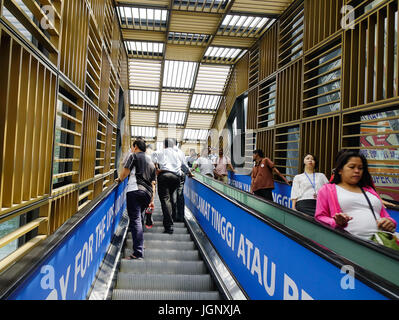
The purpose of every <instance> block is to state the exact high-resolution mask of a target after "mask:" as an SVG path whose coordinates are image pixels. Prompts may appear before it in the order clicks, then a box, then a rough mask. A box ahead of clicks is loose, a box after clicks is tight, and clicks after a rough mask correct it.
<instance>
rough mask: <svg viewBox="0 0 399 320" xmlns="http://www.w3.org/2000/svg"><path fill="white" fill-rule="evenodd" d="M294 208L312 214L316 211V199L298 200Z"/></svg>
mask: <svg viewBox="0 0 399 320" xmlns="http://www.w3.org/2000/svg"><path fill="white" fill-rule="evenodd" d="M295 209H296V210H298V211H301V212H303V213H306V214H308V215H311V216H314V214H315V212H316V200H315V199H306V200H299V201H298V202H297V203H296V205H295Z"/></svg>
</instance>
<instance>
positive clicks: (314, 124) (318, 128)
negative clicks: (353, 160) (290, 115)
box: [299, 116, 340, 177]
mask: <svg viewBox="0 0 399 320" xmlns="http://www.w3.org/2000/svg"><path fill="white" fill-rule="evenodd" d="M339 131H340V117H339V116H334V117H329V118H324V119H318V120H314V121H308V122H304V123H303V124H302V128H301V153H300V157H299V159H303V157H304V156H305V154H306V153H307V152H310V153H312V154H314V155H315V156H316V157H317V158H318V160H319V169H318V171H319V172H325V173H326V175H327V177H329V176H330V173H331V172H332V169H333V168H334V165H335V157H336V155H337V153H338V149H339V145H340V143H339ZM326 141H328V143H326ZM300 165H302V163H300Z"/></svg>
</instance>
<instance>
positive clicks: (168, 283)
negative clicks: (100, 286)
mask: <svg viewBox="0 0 399 320" xmlns="http://www.w3.org/2000/svg"><path fill="white" fill-rule="evenodd" d="M116 289H132V290H160V291H161V290H179V291H212V290H213V289H214V287H213V283H212V279H211V276H210V275H209V274H203V275H202V274H201V275H180V274H179V275H175V274H131V273H123V272H119V273H118V277H117V284H116Z"/></svg>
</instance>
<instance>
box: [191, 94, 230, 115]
mask: <svg viewBox="0 0 399 320" xmlns="http://www.w3.org/2000/svg"><path fill="white" fill-rule="evenodd" d="M221 101H222V96H221V95H212V94H196V93H195V94H193V97H192V99H191V105H190V112H199V113H215V112H216V111H217V110H218V108H219V105H220V102H221Z"/></svg>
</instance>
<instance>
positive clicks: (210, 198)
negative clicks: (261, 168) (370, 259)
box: [184, 179, 386, 300]
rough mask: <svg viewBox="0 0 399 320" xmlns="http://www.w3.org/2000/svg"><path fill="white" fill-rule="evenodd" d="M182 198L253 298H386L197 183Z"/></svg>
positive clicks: (190, 181) (190, 184)
mask: <svg viewBox="0 0 399 320" xmlns="http://www.w3.org/2000/svg"><path fill="white" fill-rule="evenodd" d="M184 194H185V200H186V206H187V207H188V208H189V209H190V211H191V212H192V213H193V214H194V216H195V218H196V219H197V221H198V222H199V224H200V225H201V227H202V229H203V230H204V232H205V233H206V234H207V236H208V238H209V239H210V240H211V241H212V244H213V246H214V247H215V248H216V250H217V251H218V253H219V254H220V255H221V257H222V259H223V260H224V262H225V263H226V265H227V266H228V268H229V269H230V270H231V272H232V273H233V274H234V276H235V278H236V279H237V280H238V281H239V283H240V285H241V287H242V288H243V289H244V290H245V292H246V294H247V295H248V296H249V297H250V298H251V299H262V300H263V299H278V300H280V299H348V300H350V299H373V300H378V299H386V296H384V295H383V294H381V293H380V292H378V291H377V290H375V288H371V287H369V286H368V285H366V284H364V283H363V282H362V281H360V280H359V279H358V278H350V281H349V282H348V281H346V280H348V278H347V277H348V275H347V274H346V273H342V272H341V266H337V265H335V264H333V263H331V262H330V261H327V260H326V259H325V258H323V257H321V256H320V255H318V254H316V253H315V252H314V251H312V250H310V249H309V248H307V247H306V246H304V245H303V243H301V242H300V241H301V239H295V238H294V237H293V236H292V235H289V234H286V233H284V232H283V230H278V229H276V228H274V227H272V226H271V225H268V224H267V223H264V222H263V221H260V220H259V219H258V218H257V217H255V216H254V215H252V214H250V213H249V212H248V211H247V210H244V209H243V208H241V207H239V206H237V205H236V204H234V203H233V202H231V201H229V200H228V199H227V198H225V197H222V196H221V195H219V194H218V193H216V192H215V191H213V190H211V189H210V188H208V187H206V186H205V185H203V184H201V183H199V182H198V181H195V180H193V179H188V180H187V181H186V184H185V190H184ZM355 277H356V275H355ZM351 281H352V282H351Z"/></svg>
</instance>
